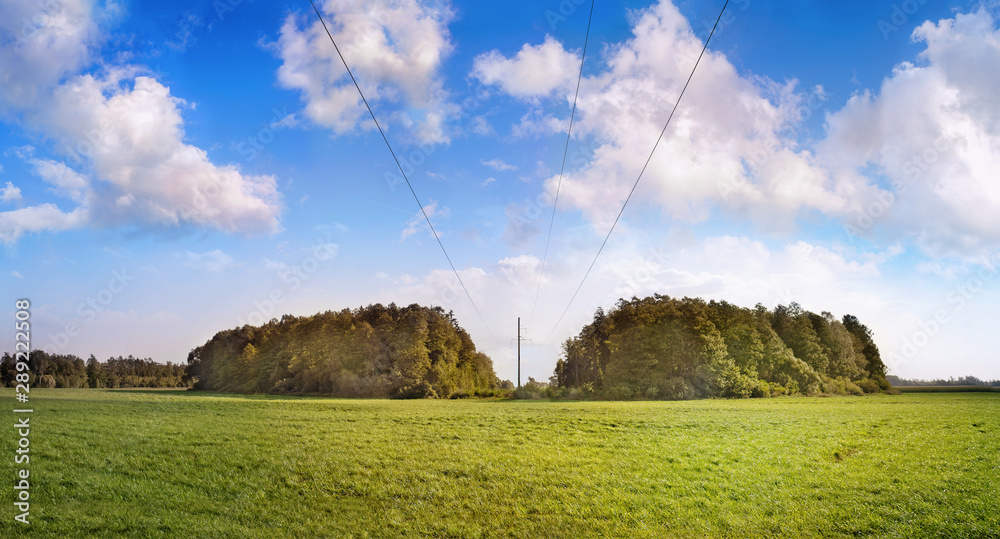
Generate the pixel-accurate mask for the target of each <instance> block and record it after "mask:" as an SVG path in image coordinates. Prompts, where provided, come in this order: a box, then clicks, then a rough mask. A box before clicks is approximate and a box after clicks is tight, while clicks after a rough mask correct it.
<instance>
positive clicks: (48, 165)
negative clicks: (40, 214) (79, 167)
mask: <svg viewBox="0 0 1000 539" xmlns="http://www.w3.org/2000/svg"><path fill="white" fill-rule="evenodd" d="M28 163H29V164H31V165H32V166H33V167H34V169H35V175H37V176H38V177H39V178H41V179H42V181H44V182H45V183H48V184H49V185H52V188H53V191H54V192H55V193H56V194H58V195H59V196H63V197H67V198H69V199H71V200H74V201H76V202H83V199H84V193H85V191H86V190H87V188H88V187H89V185H90V182H89V181H88V180H87V178H86V177H84V176H83V175H82V174H80V173H79V172H77V171H75V170H73V169H71V168H69V167H68V166H66V164H65V163H60V162H59V161H53V160H51V159H31V160H29V161H28Z"/></svg>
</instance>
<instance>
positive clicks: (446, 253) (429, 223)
mask: <svg viewBox="0 0 1000 539" xmlns="http://www.w3.org/2000/svg"><path fill="white" fill-rule="evenodd" d="M309 4H311V5H312V8H313V11H315V12H316V16H317V17H319V22H320V24H322V25H323V30H326V35H327V36H328V37H329V38H330V43H333V48H334V49H336V50H337V56H339V57H340V61H341V62H343V63H344V69H346V70H347V74H348V75H350V76H351V82H353V83H354V87H355V88H357V89H358V94H359V95H360V96H361V100H362V101H364V103H365V108H367V109H368V114H370V115H371V117H372V121H373V122H375V127H377V128H378V132H379V134H381V135H382V140H383V141H385V146H386V148H389V153H390V154H392V159H393V161H395V162H396V167H398V168H399V173H400V174H402V175H403V179H404V180H406V186H407V187H409V188H410V194H412V195H413V200H415V201H416V202H417V207H419V208H420V213H422V214H423V215H424V220H426V221H427V226H428V227H430V229H431V232H432V233H433V234H434V239H436V240H437V243H438V245H439V246H441V252H443V253H444V257H445V258H446V259H447V260H448V265H449V266H451V271H452V272H453V273H454V274H455V277H456V278H457V279H458V284H460V285H462V290H464V291H465V297H467V298H469V303H471V304H472V308H473V309H475V311H476V314H477V315H479V320H480V321H481V322H482V323H483V326H485V327H486V331H487V332H489V334H490V337H493V340H494V341H496V342H497V344H500V340H499V339H497V337H496V335H494V334H493V330H492V329H490V325H489V324H487V323H486V319H485V318H483V313H481V312H480V311H479V307H478V306H476V302H475V300H473V299H472V294H470V293H469V289H468V288H466V286H465V283H464V282H463V281H462V276H461V275H459V274H458V270H457V269H456V268H455V264H454V263H453V262H452V261H451V257H450V256H448V250H447V249H445V248H444V243H443V242H442V241H441V236H440V235H438V233H437V230H435V229H434V225H433V224H432V223H431V218H430V217H429V216H428V215H427V210H425V209H424V205H423V204H422V203H421V202H420V198H419V197H418V196H417V192H416V191H415V190H414V189H413V184H411V183H410V178H408V177H407V176H406V171H404V170H403V165H402V164H400V162H399V158H397V157H396V152H394V151H393V150H392V145H391V144H389V139H388V138H387V137H386V136H385V131H383V130H382V126H381V125H379V123H378V119H377V118H375V113H374V112H372V107H371V105H369V104H368V100H367V99H365V93H364V92H362V91H361V86H360V85H358V81H357V79H355V78H354V73H352V72H351V68H350V67H349V66H348V65H347V60H345V59H344V55H343V54H341V52H340V47H338V46H337V41H336V40H335V39H333V34H331V33H330V29H329V28H328V27H327V26H326V21H325V20H323V15H322V14H321V13H320V12H319V9H318V8H317V7H316V3H315V2H314V1H313V0H309Z"/></svg>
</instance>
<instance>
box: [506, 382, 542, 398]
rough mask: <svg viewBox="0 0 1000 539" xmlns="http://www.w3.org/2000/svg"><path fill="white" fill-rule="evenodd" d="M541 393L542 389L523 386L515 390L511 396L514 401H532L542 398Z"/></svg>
mask: <svg viewBox="0 0 1000 539" xmlns="http://www.w3.org/2000/svg"><path fill="white" fill-rule="evenodd" d="M542 393H543V390H542V388H540V387H538V386H537V385H533V384H525V385H523V386H521V387H519V388H517V389H515V390H514V393H513V394H512V395H511V396H512V397H514V398H515V399H522V400H533V399H540V398H542Z"/></svg>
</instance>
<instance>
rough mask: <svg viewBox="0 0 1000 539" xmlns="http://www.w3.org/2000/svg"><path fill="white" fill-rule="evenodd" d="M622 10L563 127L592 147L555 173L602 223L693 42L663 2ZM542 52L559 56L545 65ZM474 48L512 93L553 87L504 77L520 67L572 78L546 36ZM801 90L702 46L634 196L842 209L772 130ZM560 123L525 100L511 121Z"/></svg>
mask: <svg viewBox="0 0 1000 539" xmlns="http://www.w3.org/2000/svg"><path fill="white" fill-rule="evenodd" d="M632 21H633V28H632V33H633V35H632V37H631V38H630V39H628V40H626V41H624V42H621V43H616V44H611V45H609V46H608V47H607V51H608V52H607V54H606V61H605V64H604V68H603V69H602V70H601V71H599V72H597V73H596V74H593V75H591V76H587V77H585V78H584V80H583V81H582V84H581V89H580V97H579V101H578V105H577V123H576V127H575V128H574V134H575V135H578V136H580V138H581V139H587V140H589V141H591V149H592V150H593V151H592V153H591V152H589V151H588V157H587V159H586V160H584V161H583V163H582V165H580V164H577V163H576V162H574V165H575V166H573V167H572V168H571V169H570V170H568V171H567V174H566V175H565V177H564V178H563V180H562V182H563V183H562V189H561V193H562V195H561V196H562V197H563V198H561V201H565V203H566V204H567V206H569V207H576V208H579V209H581V210H583V211H584V213H585V215H587V216H588V217H589V218H590V220H591V221H593V222H594V223H595V224H596V225H597V226H598V228H602V229H603V228H605V227H606V226H607V225H609V224H610V222H611V220H612V219H613V218H614V216H615V215H616V214H617V212H618V208H620V205H621V203H622V202H623V201H624V199H625V197H626V195H627V194H628V192H629V190H630V188H631V186H632V184H633V183H634V182H635V179H636V177H637V176H638V174H639V171H640V170H641V169H642V167H643V163H644V162H645V161H646V158H647V157H648V155H649V152H650V150H651V149H652V147H653V145H654V143H655V142H656V140H657V136H658V135H659V133H660V131H661V130H662V128H663V122H664V121H665V120H666V118H667V117H668V115H669V114H670V111H671V109H672V107H673V105H674V101H675V100H676V99H677V96H678V95H679V93H680V90H681V88H682V87H683V86H684V83H685V81H686V80H687V77H688V75H689V73H690V71H691V68H692V67H693V65H694V58H696V57H697V55H698V53H699V52H700V51H701V47H702V42H701V40H700V39H699V38H698V37H697V36H695V34H694V33H693V32H692V30H691V28H690V25H689V23H688V21H687V20H686V19H685V18H684V17H683V16H682V15H681V13H680V12H679V11H678V10H677V8H676V7H674V5H673V4H671V3H670V2H669V1H666V0H663V1H661V2H660V3H658V4H656V5H653V6H651V7H649V8H647V9H643V10H638V11H636V12H634V15H633V17H632ZM550 58H551V59H558V62H559V63H560V66H559V67H555V66H554V65H552V66H549V65H547V64H545V62H544V61H543V60H545V59H550ZM481 59H482V61H481V62H480V64H479V65H478V67H477V68H474V70H473V74H474V75H477V76H486V75H484V73H491V75H490V76H489V77H487V79H488V80H490V81H495V82H496V83H497V84H500V85H501V88H503V89H504V90H505V91H506V92H507V93H509V94H511V95H513V96H515V97H525V96H532V97H539V96H546V95H548V94H549V93H551V92H552V91H553V90H554V88H555V87H554V86H553V87H549V86H546V85H545V84H543V83H542V82H541V81H538V82H537V83H531V84H534V85H535V87H534V89H531V88H530V87H529V88H526V87H516V86H511V85H512V84H516V83H515V82H514V81H513V79H515V78H517V77H515V76H514V75H515V74H517V73H518V71H519V70H520V69H521V66H524V67H527V66H531V65H535V66H536V67H535V68H533V69H537V70H538V72H537V73H535V74H536V75H538V76H541V75H545V76H549V75H550V74H551V75H552V77H553V78H554V79H555V80H559V81H562V82H561V83H559V84H565V83H566V81H572V80H573V74H574V72H575V71H576V70H577V69H579V59H578V57H576V56H575V55H572V54H570V53H568V52H566V51H565V50H564V49H563V48H562V46H561V45H560V44H559V43H558V42H556V41H555V40H553V39H551V38H547V39H546V42H545V43H544V44H543V45H542V46H540V47H537V48H532V47H530V46H527V45H526V46H525V48H523V49H522V50H521V52H520V53H518V55H517V56H515V57H514V58H512V59H505V58H502V57H500V56H498V55H497V54H496V53H490V55H488V56H484V57H481ZM487 60H488V61H487ZM540 65H545V66H546V67H545V70H547V71H545V70H543V69H541V68H539V67H537V66H540ZM484 66H489V67H490V68H491V69H492V71H484V69H485V67H484ZM505 77H509V79H510V80H508V79H507V78H505ZM501 81H503V82H502V83H501ZM528 81H529V82H530V81H531V79H528ZM526 84H528V83H526ZM529 86H530V85H529ZM556 86H558V84H557V85H556ZM557 97H558V98H559V99H560V100H562V98H563V96H557ZM566 99H567V100H568V99H570V98H569V97H568V94H567V96H566ZM803 99H804V97H803V96H802V95H801V93H798V92H796V90H795V83H794V81H793V82H790V83H788V84H785V85H780V84H777V83H775V82H773V81H770V80H768V79H764V78H759V77H744V76H741V75H740V74H739V73H738V72H737V70H736V68H735V67H734V66H733V65H732V64H731V63H730V62H729V61H728V60H727V59H726V57H725V56H724V55H723V54H721V53H717V52H713V51H709V52H708V53H707V54H706V55H705V57H704V58H703V59H702V61H701V63H700V65H699V67H698V72H697V73H696V74H695V77H694V79H693V80H692V82H691V85H690V87H689V88H688V90H687V93H686V94H685V96H684V101H683V103H682V104H681V107H680V108H679V109H678V112H677V114H676V116H675V117H674V118H673V121H672V123H671V127H670V129H669V130H668V131H667V132H666V134H665V135H664V137H663V140H662V141H661V142H660V143H659V146H658V147H657V150H656V153H655V155H654V157H653V159H652V161H651V162H650V164H649V167H648V169H647V170H646V171H645V173H644V176H643V180H642V183H641V184H640V188H639V192H637V194H636V195H637V196H636V197H635V200H641V201H644V202H647V203H650V204H654V205H656V206H658V207H660V208H662V209H664V210H665V211H666V212H667V213H668V214H669V215H671V216H672V217H674V218H679V219H684V220H689V221H700V220H704V219H706V218H707V217H708V215H709V211H710V209H711V208H712V207H713V206H715V205H724V206H727V207H730V208H731V209H733V210H735V211H738V212H744V213H746V214H749V215H757V216H763V217H764V218H767V219H774V218H775V217H774V216H775V215H776V214H777V215H791V216H794V215H795V214H796V212H797V211H799V210H800V209H803V208H816V209H820V210H821V211H824V212H830V213H834V214H837V213H838V212H841V211H843V206H844V200H843V198H842V197H841V196H840V195H839V194H838V193H837V192H836V190H835V186H834V185H833V182H832V181H831V179H830V177H829V175H828V173H827V172H826V171H825V170H824V169H823V168H822V167H821V166H820V165H819V164H818V163H817V162H816V161H815V158H814V157H813V156H812V155H811V154H810V153H808V152H804V151H801V150H797V149H796V148H795V141H793V140H791V139H790V138H789V136H788V133H783V129H784V128H785V127H786V126H787V125H789V124H794V123H795V122H796V121H798V120H799V117H798V113H797V112H796V109H797V107H798V106H799V105H800V103H801V102H802V100H803ZM566 105H567V106H568V105H569V102H568V101H567V103H566ZM567 123H568V118H567V119H559V118H557V117H555V116H553V115H552V114H551V113H548V112H545V111H542V110H539V109H536V108H533V109H532V110H529V111H528V112H527V114H525V115H524V117H523V118H522V119H521V121H520V123H518V124H516V125H515V126H514V134H515V135H517V136H545V135H550V134H552V133H556V132H565V129H566V126H567ZM793 170H794V171H795V172H796V173H795V174H794V178H793V179H794V184H793V185H791V186H790V185H788V182H787V180H788V178H789V176H791V175H792V174H791V172H790V171H793ZM556 181H557V178H556V177H555V176H552V177H551V178H549V179H548V180H547V181H546V189H547V190H549V191H554V188H555V183H556ZM733 186H735V187H733ZM775 207H777V209H778V210H779V211H777V212H776V211H775Z"/></svg>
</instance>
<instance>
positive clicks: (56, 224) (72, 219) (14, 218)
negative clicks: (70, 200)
mask: <svg viewBox="0 0 1000 539" xmlns="http://www.w3.org/2000/svg"><path fill="white" fill-rule="evenodd" d="M88 218H89V215H88V213H87V209H86V208H84V207H82V206H81V207H77V208H76V209H74V210H73V211H71V212H69V213H66V212H63V211H62V210H60V209H59V208H58V207H56V205H55V204H51V203H46V204H40V205H37V206H28V207H26V208H20V209H17V210H11V211H5V212H0V242H3V243H5V244H8V245H10V244H13V243H14V242H16V241H17V240H18V238H20V237H21V236H23V235H25V234H29V233H32V232H61V231H63V230H70V229H73V228H79V227H81V226H83V225H84V224H86V222H87V220H88Z"/></svg>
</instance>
